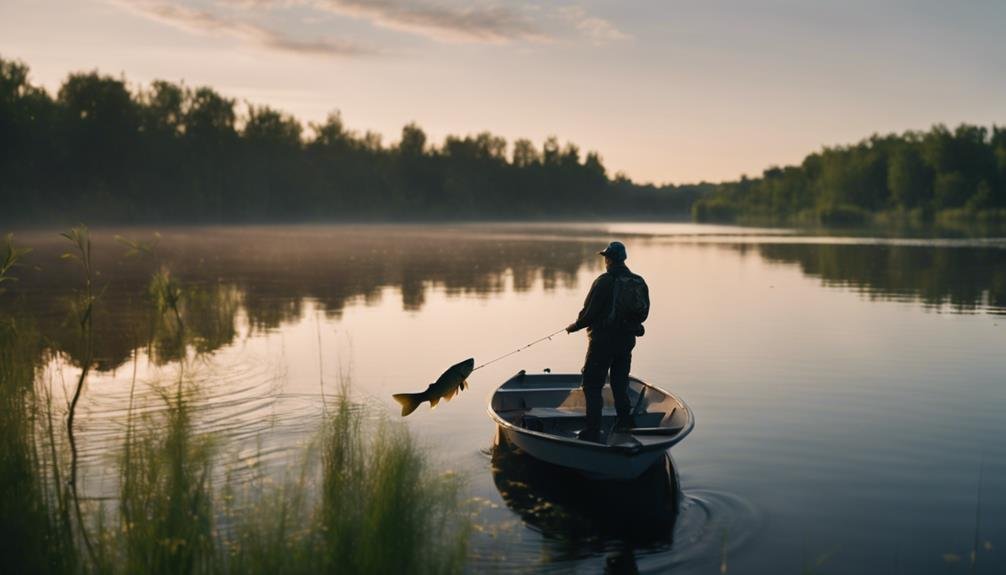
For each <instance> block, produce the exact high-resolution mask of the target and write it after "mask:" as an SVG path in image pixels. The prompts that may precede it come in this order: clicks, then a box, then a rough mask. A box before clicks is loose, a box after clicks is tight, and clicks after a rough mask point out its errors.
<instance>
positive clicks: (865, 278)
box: [0, 225, 1006, 371]
mask: <svg viewBox="0 0 1006 575" xmlns="http://www.w3.org/2000/svg"><path fill="white" fill-rule="evenodd" d="M693 227H694V226H693ZM533 231H534V233H529V231H528V230H527V229H524V228H520V227H512V226H510V227H508V226H497V227H492V226H484V227H476V226H454V227H451V226H426V227H423V226H348V225H347V226H326V227H287V228H284V227H261V228H257V227H229V228H221V227H216V228H179V229H170V230H168V231H167V232H165V233H164V234H163V236H162V237H161V238H160V241H159V245H158V248H157V252H158V253H157V257H156V258H135V257H133V258H131V257H126V256H125V251H126V250H125V248H124V247H123V246H122V245H120V244H119V243H117V242H116V241H115V240H114V237H115V236H116V235H118V234H121V235H123V236H127V237H131V238H134V239H149V238H151V237H153V235H154V231H153V230H152V229H142V228H140V229H129V230H100V231H96V232H94V233H93V240H94V247H93V259H94V267H95V269H96V270H97V282H98V284H99V287H100V289H101V294H102V295H101V297H100V299H99V300H98V302H97V304H96V306H95V311H94V342H95V350H94V361H95V367H96V369H98V370H100V371H107V370H111V369H114V368H116V367H118V366H120V365H122V364H123V363H125V362H126V361H127V359H128V358H129V357H130V355H131V353H132V350H133V348H134V347H135V346H136V345H137V342H144V341H153V342H154V344H153V346H152V348H151V349H150V350H149V352H148V355H149V356H150V357H151V358H152V359H153V360H154V361H156V362H159V363H165V362H169V361H174V360H177V359H178V357H179V355H180V354H181V353H182V351H180V350H177V349H172V348H171V346H170V343H171V342H172V341H173V337H172V336H171V334H170V333H169V332H170V325H164V321H163V316H160V317H154V316H152V315H151V313H150V305H149V304H150V302H149V297H148V295H145V294H148V287H149V284H150V279H151V277H152V275H153V274H154V272H155V271H156V270H157V269H158V267H159V266H161V265H166V266H167V267H168V268H170V270H171V272H172V274H173V276H174V277H176V278H177V279H178V280H179V281H180V283H181V284H182V285H184V286H185V287H186V290H187V292H186V296H187V297H186V298H185V301H184V305H183V306H182V308H181V313H182V316H183V320H184V321H185V325H186V326H187V329H188V331H189V332H190V333H189V336H190V341H192V342H194V346H195V347H196V351H199V352H212V351H215V350H217V349H219V348H221V347H223V346H226V345H228V344H230V343H232V342H233V341H234V340H235V338H237V337H238V335H239V333H240V332H241V329H240V326H239V321H240V322H244V323H245V324H246V325H247V326H248V328H249V329H250V330H252V331H263V330H272V329H276V328H278V327H279V326H281V325H283V324H285V323H288V322H291V321H295V320H297V319H299V318H301V317H302V315H303V313H304V311H305V309H306V303H307V302H308V301H310V302H311V304H312V305H311V307H312V309H321V310H322V311H323V312H324V313H325V314H327V315H328V316H330V317H337V316H339V315H340V314H341V313H342V311H343V309H344V308H345V307H346V306H347V305H350V304H352V303H353V302H356V301H362V302H365V303H368V304H373V303H376V302H379V301H380V299H381V298H382V297H383V296H384V294H386V293H387V290H388V289H389V288H390V289H392V290H395V291H397V292H398V293H399V294H400V297H401V303H402V308H403V309H404V310H406V311H418V310H420V309H422V308H423V306H424V305H425V303H426V298H427V295H428V294H429V293H430V291H431V290H442V291H444V292H446V293H447V294H448V295H449V296H458V295H470V296H475V297H488V296H490V295H493V294H499V293H502V292H504V291H507V290H512V291H515V292H527V291H531V290H533V289H541V290H544V291H546V292H547V291H550V290H553V289H557V288H571V287H575V286H576V282H577V278H578V274H579V272H580V270H581V269H582V268H584V267H585V266H586V267H588V268H591V269H594V268H597V266H598V265H599V262H598V259H597V257H596V256H595V252H596V248H597V244H598V243H599V242H602V240H603V241H606V240H607V239H608V238H607V236H603V237H602V236H600V235H598V234H600V233H602V230H600V229H598V230H595V231H594V232H590V230H589V229H587V230H585V229H583V226H582V225H581V226H575V225H568V226H563V225H555V226H552V227H550V228H548V229H544V228H542V229H538V228H535V229H534V230H533ZM622 231H625V232H626V233H627V231H626V230H622ZM560 232H562V233H560ZM535 234H537V235H535ZM676 237H677V238H678V239H680V240H681V241H684V242H686V243H688V242H693V241H694V237H695V236H694V233H692V234H691V235H683V236H680V237H678V236H665V237H661V238H658V237H649V238H647V237H642V236H635V237H634V241H635V242H636V243H635V244H634V245H633V248H634V249H638V248H639V247H645V246H652V247H653V248H659V245H658V242H666V241H668V240H670V241H675V240H674V238H676ZM717 238H719V236H714V237H707V238H705V239H703V240H702V241H701V242H699V243H698V244H697V245H699V246H701V247H702V248H709V247H713V246H715V247H716V248H725V249H732V250H736V251H739V252H740V253H750V252H754V253H757V254H758V255H759V256H760V257H761V258H763V259H765V260H767V261H770V262H775V263H779V264H790V265H797V266H799V268H800V270H801V271H802V273H803V274H804V275H807V276H812V277H819V278H822V279H823V281H824V282H825V283H826V284H828V285H836V286H841V287H848V288H853V289H856V290H861V291H863V292H865V293H867V294H868V295H869V296H870V297H876V298H881V299H896V300H910V301H920V302H922V303H923V304H924V305H926V306H945V305H949V307H950V311H953V312H959V313H970V312H975V311H987V312H989V313H996V314H1004V313H1006V249H1002V248H1001V247H1000V246H995V247H992V246H988V247H981V246H967V247H960V246H956V247H955V246H947V245H944V244H942V243H940V242H939V241H934V242H933V243H928V244H927V243H926V242H915V243H911V244H910V245H903V244H898V243H884V242H883V241H880V240H878V242H879V243H852V244H849V243H841V242H837V243H829V242H828V241H821V240H822V238H816V239H815V238H798V237H793V236H788V237H784V238H783V239H780V238H779V237H772V238H765V237H759V238H754V236H751V238H753V239H760V240H761V241H759V242H756V243H750V244H748V243H745V241H746V240H744V239H743V238H737V237H735V236H729V237H722V238H719V239H717ZM739 239H740V240H741V241H738V240H739ZM827 239H828V238H824V240H827ZM783 240H785V241H783ZM18 241H19V243H20V244H21V245H24V246H30V247H32V248H33V249H34V251H33V252H32V253H31V254H30V255H29V257H28V258H27V260H26V264H27V265H26V266H25V267H21V268H19V269H18V270H17V272H18V276H19V279H20V281H19V282H18V283H15V284H12V288H13V289H11V290H10V291H11V293H8V294H7V297H5V298H4V300H3V301H0V306H11V305H16V306H20V307H21V309H22V311H24V312H26V313H27V314H28V315H31V316H32V317H34V318H35V320H36V322H37V323H38V326H39V329H40V330H41V331H42V332H43V333H45V334H46V335H47V338H48V341H49V344H50V349H53V350H58V351H62V352H65V353H66V354H67V356H68V357H69V358H70V360H71V361H72V362H73V363H75V364H77V365H79V364H80V360H81V358H82V357H83V355H82V354H83V350H81V349H79V347H80V343H79V338H78V337H77V328H76V327H75V325H74V322H73V320H72V317H70V314H68V312H67V310H68V308H69V301H71V300H72V299H73V297H74V295H73V294H74V290H75V289H76V286H79V285H80V277H78V276H79V273H78V271H77V270H76V269H75V268H74V267H73V266H71V265H69V264H67V263H66V262H63V261H60V259H59V255H60V254H61V253H62V252H64V251H65V250H66V247H67V246H66V245H65V240H63V239H62V238H60V237H59V236H58V234H57V233H56V232H30V233H23V234H19V236H18ZM695 281H700V280H699V279H695Z"/></svg>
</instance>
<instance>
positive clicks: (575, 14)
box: [559, 6, 630, 45]
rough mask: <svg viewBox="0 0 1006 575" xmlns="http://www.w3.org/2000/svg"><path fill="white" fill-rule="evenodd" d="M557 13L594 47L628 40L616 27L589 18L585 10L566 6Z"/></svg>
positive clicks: (606, 22)
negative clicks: (594, 45)
mask: <svg viewBox="0 0 1006 575" xmlns="http://www.w3.org/2000/svg"><path fill="white" fill-rule="evenodd" d="M559 13H560V14H561V15H562V16H563V17H564V18H565V19H566V20H567V21H569V22H570V23H571V24H572V25H573V27H574V28H576V29H577V30H578V31H579V32H580V33H581V34H583V35H584V36H586V37H587V38H588V39H589V40H590V41H591V42H593V43H594V44H596V45H602V44H607V43H609V42H615V41H618V40H626V39H628V38H630V36H629V35H628V34H626V33H625V32H622V31H621V30H619V29H618V27H617V26H615V25H614V24H612V23H611V22H609V21H608V20H605V19H604V18H599V17H597V16H591V15H590V14H588V13H587V11H586V10H584V9H583V8H581V7H579V6H566V7H563V8H561V9H560V11H559Z"/></svg>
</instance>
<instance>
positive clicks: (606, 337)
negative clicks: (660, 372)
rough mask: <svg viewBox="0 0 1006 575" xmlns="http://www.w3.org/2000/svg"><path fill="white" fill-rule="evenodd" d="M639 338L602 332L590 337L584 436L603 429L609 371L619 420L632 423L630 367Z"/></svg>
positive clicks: (585, 382)
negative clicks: (603, 394)
mask: <svg viewBox="0 0 1006 575" xmlns="http://www.w3.org/2000/svg"><path fill="white" fill-rule="evenodd" d="M635 346H636V336H634V335H628V334H624V333H617V332H616V333H612V332H602V331H599V330H596V331H594V332H593V333H591V334H590V344H589V345H588V346H587V359H586V360H585V361H584V364H583V395H584V396H585V397H586V399H587V427H586V429H585V430H584V432H585V433H587V434H591V433H596V432H598V431H600V430H601V410H602V409H603V408H604V400H603V399H602V398H601V390H602V388H604V381H605V379H606V378H607V375H608V372H609V371H610V372H611V395H612V396H613V397H614V399H615V411H616V412H617V413H618V418H619V419H620V420H622V421H624V422H628V421H629V416H630V411H631V409H632V408H631V406H630V405H629V367H630V366H631V365H632V348H633V347H635Z"/></svg>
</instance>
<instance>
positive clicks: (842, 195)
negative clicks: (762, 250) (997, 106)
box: [692, 124, 1006, 224]
mask: <svg viewBox="0 0 1006 575" xmlns="http://www.w3.org/2000/svg"><path fill="white" fill-rule="evenodd" d="M692 213H693V216H694V217H695V219H696V220H699V221H736V220H749V221H757V220H761V221H776V222H804V223H823V224H844V223H850V224H851V223H860V222H863V221H866V220H868V219H871V218H874V217H876V214H883V215H884V216H886V217H887V218H888V219H892V218H893V219H902V218H903V219H909V220H917V221H929V220H932V219H934V217H935V218H940V219H965V220H966V219H1004V220H1006V128H1004V127H996V126H993V127H992V128H991V129H987V128H984V127H980V126H970V125H966V124H962V125H961V126H959V127H957V128H956V129H955V130H953V131H951V130H949V129H947V128H946V127H945V126H942V125H938V126H935V127H933V128H932V129H931V130H930V131H928V132H905V133H904V134H902V135H897V134H891V135H887V136H873V137H871V138H869V139H867V140H863V141H862V142H860V143H858V144H855V145H852V146H841V147H835V148H825V149H824V150H822V151H821V152H818V153H814V154H811V155H809V156H807V157H806V158H805V159H804V160H803V163H802V164H800V165H799V166H787V167H785V168H778V167H773V168H769V169H767V170H765V171H764V172H763V173H762V177H760V178H754V179H748V178H742V179H741V180H740V181H737V182H730V183H725V184H720V185H719V186H716V189H715V191H714V192H713V194H712V195H710V196H708V197H705V198H703V199H701V200H699V201H697V202H696V203H695V205H694V206H693V207H692Z"/></svg>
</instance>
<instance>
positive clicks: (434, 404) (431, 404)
mask: <svg viewBox="0 0 1006 575" xmlns="http://www.w3.org/2000/svg"><path fill="white" fill-rule="evenodd" d="M438 403H440V398H439V397H434V398H433V399H431V400H430V409H433V408H434V407H436V406H437V404H438Z"/></svg>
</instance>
